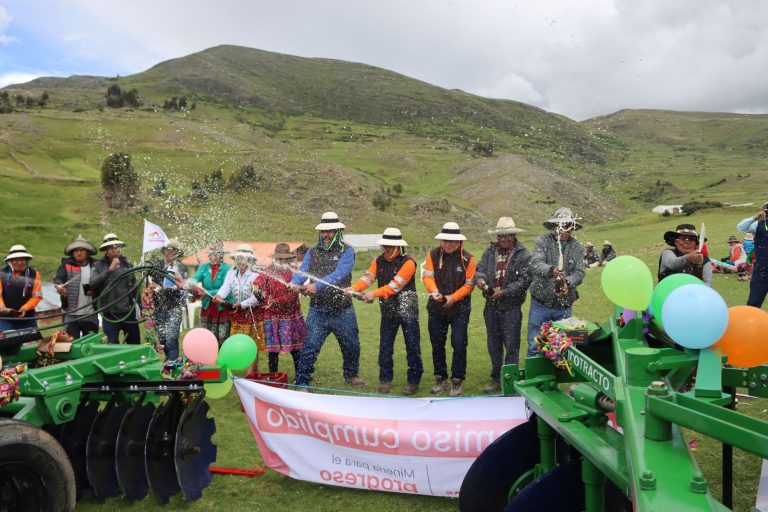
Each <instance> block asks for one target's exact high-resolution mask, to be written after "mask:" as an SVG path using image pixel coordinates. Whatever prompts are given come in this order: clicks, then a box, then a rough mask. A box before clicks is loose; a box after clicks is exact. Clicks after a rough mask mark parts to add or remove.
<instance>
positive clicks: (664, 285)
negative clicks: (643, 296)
mask: <svg viewBox="0 0 768 512" xmlns="http://www.w3.org/2000/svg"><path fill="white" fill-rule="evenodd" d="M687 284H700V285H702V286H704V282H703V281H702V280H701V279H699V278H698V277H695V276H692V275H691V274H672V275H671V276H668V277H665V278H664V279H662V280H661V281H660V282H659V284H657V285H656V288H654V290H653V293H652V294H651V314H652V315H653V316H654V317H655V319H656V322H657V323H658V324H659V325H661V326H662V327H664V322H663V320H662V315H661V311H662V308H663V307H664V301H666V300H667V297H669V294H670V293H672V292H673V291H675V290H677V289H678V288H680V287H681V286H685V285H687Z"/></svg>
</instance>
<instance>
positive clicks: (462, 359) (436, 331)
mask: <svg viewBox="0 0 768 512" xmlns="http://www.w3.org/2000/svg"><path fill="white" fill-rule="evenodd" d="M435 238H436V239H437V240H440V246H439V247H437V248H436V249H432V250H431V251H430V252H429V253H428V254H427V261H426V263H425V264H424V275H423V277H422V282H423V283H424V286H425V287H426V289H427V293H429V294H430V297H429V299H428V300H427V318H428V320H427V327H428V330H429V341H430V343H431V344H432V364H433V365H434V369H435V370H434V371H435V385H434V386H432V391H431V392H432V394H433V395H439V394H441V393H442V392H443V391H445V390H446V389H447V388H448V382H449V381H448V365H447V363H446V356H445V342H446V340H447V338H448V329H449V328H450V329H451V347H452V348H453V357H452V359H451V380H450V386H451V391H450V396H454V397H455V396H461V393H462V390H461V386H462V383H463V382H464V379H465V378H466V375H467V345H468V343H469V338H468V334H467V329H468V326H469V314H470V312H471V310H472V302H471V300H470V294H471V293H472V290H473V289H474V288H475V271H476V266H477V265H476V263H475V257H474V256H472V255H471V254H470V253H469V252H468V251H466V250H464V248H463V242H464V241H465V240H466V239H467V238H466V237H465V236H464V235H462V234H461V229H460V228H459V225H458V224H456V223H455V222H446V223H445V224H444V225H443V229H442V231H441V232H440V233H438V234H437V235H436V236H435Z"/></svg>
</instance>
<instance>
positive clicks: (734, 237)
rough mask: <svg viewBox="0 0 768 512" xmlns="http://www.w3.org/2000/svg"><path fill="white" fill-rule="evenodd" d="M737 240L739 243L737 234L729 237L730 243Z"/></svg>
mask: <svg viewBox="0 0 768 512" xmlns="http://www.w3.org/2000/svg"><path fill="white" fill-rule="evenodd" d="M731 242H736V243H739V239H738V238H737V237H736V235H731V236H729V237H728V243H731Z"/></svg>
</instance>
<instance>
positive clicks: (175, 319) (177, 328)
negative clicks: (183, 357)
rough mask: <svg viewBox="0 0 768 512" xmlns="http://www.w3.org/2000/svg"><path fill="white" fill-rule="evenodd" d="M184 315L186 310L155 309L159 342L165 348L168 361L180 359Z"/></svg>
mask: <svg viewBox="0 0 768 512" xmlns="http://www.w3.org/2000/svg"><path fill="white" fill-rule="evenodd" d="M183 315H184V310H183V309H181V308H172V309H166V308H157V309H155V331H156V332H157V340H158V341H159V342H160V344H161V345H162V346H163V352H165V360H166V361H173V360H174V359H177V358H178V357H179V333H180V332H181V320H182V316H183Z"/></svg>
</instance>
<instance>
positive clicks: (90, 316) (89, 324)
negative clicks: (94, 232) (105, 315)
mask: <svg viewBox="0 0 768 512" xmlns="http://www.w3.org/2000/svg"><path fill="white" fill-rule="evenodd" d="M64 254H65V255H66V257H65V258H62V259H61V264H60V265H59V268H58V270H56V277H55V278H54V279H53V283H54V284H55V285H56V291H57V292H58V293H59V295H61V302H62V308H61V309H62V311H64V323H65V324H66V331H67V334H69V335H70V336H72V337H73V338H74V339H78V338H82V337H83V336H85V335H86V334H90V333H94V332H99V319H98V317H97V316H96V312H95V309H94V308H93V297H94V296H95V295H96V292H95V291H93V290H92V289H91V274H92V273H93V264H94V263H96V260H94V259H93V256H95V255H96V247H94V246H93V244H92V243H91V242H89V241H88V240H86V239H85V238H83V235H77V238H76V239H75V240H73V241H72V242H70V243H69V244H68V245H67V246H66V247H65V248H64Z"/></svg>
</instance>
